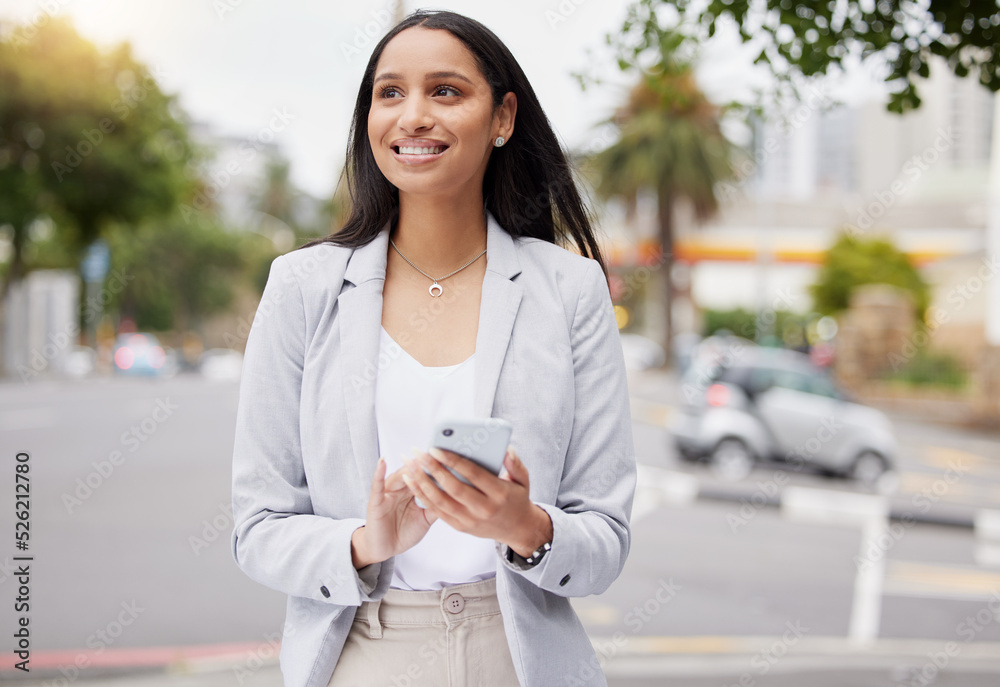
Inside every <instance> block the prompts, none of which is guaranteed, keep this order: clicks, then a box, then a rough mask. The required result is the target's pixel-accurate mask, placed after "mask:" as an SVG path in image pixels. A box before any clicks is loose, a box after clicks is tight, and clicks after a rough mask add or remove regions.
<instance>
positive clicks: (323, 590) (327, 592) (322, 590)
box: [319, 585, 330, 599]
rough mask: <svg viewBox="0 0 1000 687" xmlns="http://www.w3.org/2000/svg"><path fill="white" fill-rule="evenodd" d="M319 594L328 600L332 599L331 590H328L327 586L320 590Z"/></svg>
mask: <svg viewBox="0 0 1000 687" xmlns="http://www.w3.org/2000/svg"><path fill="white" fill-rule="evenodd" d="M319 593H320V594H322V595H323V596H325V597H326V598H328V599H329V598H330V590H329V589H327V588H326V585H323V586H322V587H320V588H319Z"/></svg>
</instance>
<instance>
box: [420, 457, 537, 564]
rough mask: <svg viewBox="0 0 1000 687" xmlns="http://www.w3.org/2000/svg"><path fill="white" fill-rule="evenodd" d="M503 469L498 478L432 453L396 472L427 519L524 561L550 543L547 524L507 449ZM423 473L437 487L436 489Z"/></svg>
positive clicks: (456, 459) (462, 461) (525, 472)
mask: <svg viewBox="0 0 1000 687" xmlns="http://www.w3.org/2000/svg"><path fill="white" fill-rule="evenodd" d="M445 466H447V467H450V468H452V469H453V470H455V472H457V473H459V474H460V475H462V476H463V477H465V479H467V480H469V482H471V483H472V486H469V485H468V484H464V483H463V482H462V481H461V480H459V479H458V478H456V477H455V476H454V475H453V474H451V472H450V471H449V470H447V469H446V467H445ZM504 467H505V468H507V471H506V474H504V475H503V476H502V477H497V476H496V475H494V474H493V473H491V472H490V471H489V470H486V469H484V468H482V467H480V466H479V465H477V464H476V463H473V462H472V461H471V460H469V459H467V458H465V457H463V456H460V455H459V454H457V453H453V452H452V451H447V450H444V449H439V448H431V449H430V453H419V454H418V457H416V458H414V459H413V460H411V461H409V462H408V463H407V465H406V466H405V467H404V468H403V470H401V471H400V472H403V480H404V481H405V482H406V485H407V486H408V487H409V488H410V490H411V491H412V492H413V494H414V495H415V496H419V497H420V500H421V501H423V502H424V503H425V504H426V505H427V509H426V510H427V511H428V516H429V517H433V518H434V519H437V518H441V519H442V520H444V521H445V522H447V523H448V524H449V525H451V526H452V527H454V528H455V529H456V530H458V531H459V532H466V533H468V534H472V535H475V536H477V537H483V538H485V539H495V540H496V541H498V542H500V543H502V544H506V545H507V546H509V547H510V548H511V549H513V550H514V551H515V552H517V553H518V554H519V555H521V556H523V557H525V558H526V557H528V556H530V555H531V554H532V552H534V551H535V549H537V548H538V547H539V546H541V545H542V544H544V543H545V542H547V541H551V540H552V519H551V518H549V514H548V513H546V512H545V511H544V510H543V509H542V508H541V507H539V506H538V505H536V504H534V503H532V501H531V499H530V498H529V496H528V484H529V483H528V469H527V468H526V467H525V466H524V463H522V462H521V459H520V458H518V457H517V454H516V453H514V450H513V449H511V448H509V447H508V449H507V455H506V456H504ZM424 468H427V470H429V471H430V474H431V475H432V476H433V477H434V479H435V480H437V483H438V484H439V485H441V488H440V489H439V488H438V487H437V486H436V485H435V484H434V482H433V481H432V480H431V478H430V476H428V475H427V473H426V472H424Z"/></svg>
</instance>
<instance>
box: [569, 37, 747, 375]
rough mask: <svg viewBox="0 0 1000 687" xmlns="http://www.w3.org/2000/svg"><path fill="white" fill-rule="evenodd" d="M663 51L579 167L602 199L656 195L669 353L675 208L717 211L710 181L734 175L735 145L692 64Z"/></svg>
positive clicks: (698, 214)
mask: <svg viewBox="0 0 1000 687" xmlns="http://www.w3.org/2000/svg"><path fill="white" fill-rule="evenodd" d="M660 58H661V59H660V63H659V65H658V66H657V68H656V69H655V70H653V71H652V72H649V73H643V74H642V75H641V76H640V77H639V80H638V83H637V84H636V85H635V86H634V87H633V88H632V90H631V92H630V93H629V96H628V99H627V101H626V102H625V103H623V105H622V106H621V107H620V108H619V109H618V110H617V111H616V112H615V114H614V115H613V116H612V117H611V118H610V119H609V120H608V121H606V122H603V123H604V124H608V123H613V124H614V125H616V127H617V128H618V138H617V140H616V141H615V142H614V143H612V144H611V145H610V146H608V147H607V148H606V149H604V150H601V151H599V152H597V153H595V154H594V155H593V156H591V158H590V159H589V160H587V162H586V163H585V165H584V169H585V172H586V173H589V174H590V175H592V177H594V178H595V181H594V187H595V190H596V192H597V194H598V195H599V196H601V197H603V198H611V197H619V198H622V199H624V200H625V201H626V202H628V203H630V204H634V202H635V199H636V196H637V194H638V193H639V192H640V191H642V190H649V191H651V192H652V193H654V194H655V196H656V199H657V219H658V224H659V238H660V246H661V261H662V266H663V285H664V302H665V303H666V307H667V309H668V316H667V317H666V318H665V324H666V332H665V337H664V342H663V345H664V348H665V350H666V351H667V354H668V359H669V358H670V355H669V354H670V349H671V346H672V331H671V330H672V326H671V317H670V316H669V313H670V312H671V308H672V306H673V300H674V294H673V282H672V279H671V276H670V275H671V268H672V265H673V251H674V233H675V227H674V210H675V207H676V205H677V203H678V202H680V201H687V202H689V203H690V205H691V207H692V208H693V210H694V215H695V219H696V220H698V221H704V220H707V219H708V218H710V217H711V216H712V215H713V214H714V213H715V212H716V211H717V210H718V200H717V197H716V194H715V187H716V185H717V184H719V183H720V182H723V181H727V180H729V179H731V178H733V176H734V172H733V162H734V160H733V157H734V154H735V148H734V147H733V145H732V144H731V143H730V142H729V141H728V139H726V137H725V136H723V134H722V131H721V129H720V126H719V117H720V113H721V110H720V108H719V107H717V106H715V105H713V104H712V103H710V102H709V101H708V99H707V98H706V97H705V95H704V94H703V93H702V92H701V90H700V89H699V88H698V85H697V83H696V81H695V78H694V73H693V70H692V68H691V65H690V64H689V63H687V62H685V61H683V60H681V59H678V57H677V54H676V53H675V52H666V53H663V54H662V55H661V56H660Z"/></svg>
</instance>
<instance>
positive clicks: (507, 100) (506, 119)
mask: <svg viewBox="0 0 1000 687" xmlns="http://www.w3.org/2000/svg"><path fill="white" fill-rule="evenodd" d="M497 110H498V111H497V119H498V120H499V121H498V124H499V129H498V131H500V132H501V134H500V135H501V136H503V137H504V139H505V140H507V141H509V140H510V139H511V136H512V135H513V134H514V118H515V115H516V114H517V95H515V94H514V92H513V91H508V92H507V93H506V94H505V95H504V97H503V102H502V103H500V106H499V107H498V108H497Z"/></svg>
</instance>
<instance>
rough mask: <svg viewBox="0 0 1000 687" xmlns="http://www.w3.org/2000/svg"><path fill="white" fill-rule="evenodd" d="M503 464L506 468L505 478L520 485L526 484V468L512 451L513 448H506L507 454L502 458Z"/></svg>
mask: <svg viewBox="0 0 1000 687" xmlns="http://www.w3.org/2000/svg"><path fill="white" fill-rule="evenodd" d="M503 464H504V467H506V468H507V479H509V480H510V481H511V482H516V483H517V484H520V485H522V486H527V485H528V468H526V467H525V465H524V463H522V462H521V459H520V458H518V457H517V454H516V453H514V449H512V448H508V449H507V455H506V457H505V458H504V462H503Z"/></svg>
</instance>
